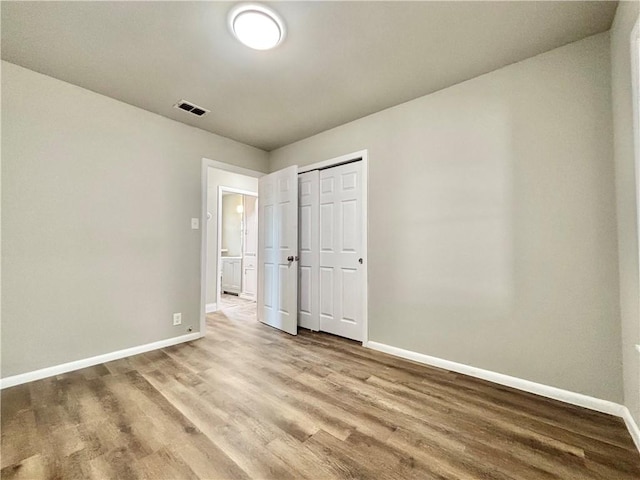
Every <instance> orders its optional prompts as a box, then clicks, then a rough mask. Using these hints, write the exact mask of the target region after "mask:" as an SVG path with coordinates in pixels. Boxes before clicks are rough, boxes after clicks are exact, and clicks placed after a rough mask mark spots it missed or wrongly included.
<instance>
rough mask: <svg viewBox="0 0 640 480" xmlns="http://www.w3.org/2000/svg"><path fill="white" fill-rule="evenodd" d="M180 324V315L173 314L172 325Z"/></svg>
mask: <svg viewBox="0 0 640 480" xmlns="http://www.w3.org/2000/svg"><path fill="white" fill-rule="evenodd" d="M181 323H182V314H181V313H174V314H173V325H180V324H181Z"/></svg>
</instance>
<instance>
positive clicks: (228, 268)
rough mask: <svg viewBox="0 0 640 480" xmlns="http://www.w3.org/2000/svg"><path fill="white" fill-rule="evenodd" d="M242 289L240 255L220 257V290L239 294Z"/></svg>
mask: <svg viewBox="0 0 640 480" xmlns="http://www.w3.org/2000/svg"><path fill="white" fill-rule="evenodd" d="M241 290H242V257H222V291H223V292H227V293H236V294H239V293H240V292H241Z"/></svg>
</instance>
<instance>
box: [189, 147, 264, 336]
mask: <svg viewBox="0 0 640 480" xmlns="http://www.w3.org/2000/svg"><path fill="white" fill-rule="evenodd" d="M209 168H216V169H218V170H225V171H227V172H233V173H239V174H241V175H246V176H248V177H255V178H260V177H262V176H263V175H266V173H264V172H260V171H258V170H251V169H249V168H244V167H238V166H236V165H232V164H230V163H225V162H220V161H218V160H211V159H210V158H206V157H203V158H202V168H201V183H200V193H201V195H200V197H201V204H200V206H201V212H200V226H201V227H200V336H201V337H204V335H205V334H206V331H207V312H206V310H207V259H208V255H207V245H208V240H209V238H208V234H207V230H208V228H207V197H208V188H209V182H208V177H209ZM216 222H217V219H216ZM216 228H217V227H216ZM219 268H220V267H219V265H218V261H217V260H216V271H218V270H219Z"/></svg>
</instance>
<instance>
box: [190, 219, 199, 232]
mask: <svg viewBox="0 0 640 480" xmlns="http://www.w3.org/2000/svg"><path fill="white" fill-rule="evenodd" d="M199 228H200V219H199V218H192V219H191V230H198V229H199Z"/></svg>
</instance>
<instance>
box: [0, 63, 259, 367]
mask: <svg viewBox="0 0 640 480" xmlns="http://www.w3.org/2000/svg"><path fill="white" fill-rule="evenodd" d="M203 157H206V158H210V159H214V160H219V161H223V162H227V163H232V164H235V165H238V166H242V167H245V168H249V169H253V170H259V171H268V154H267V153H266V152H264V151H262V150H258V149H256V148H253V147H249V146H246V145H243V144H240V143H238V142H235V141H232V140H229V139H227V138H224V137H220V136H218V135H214V134H211V133H208V132H205V131H203V130H200V129H197V128H193V127H190V126H187V125H184V124H182V123H179V122H175V121H173V120H169V119H167V118H164V117H161V116H159V115H155V114H153V113H149V112H147V111H144V110H141V109H139V108H136V107H132V106H130V105H127V104H125V103H122V102H119V101H117V100H113V99H111V98H108V97H105V96H102V95H99V94H96V93H94V92H91V91H88V90H85V89H82V88H80V87H77V86H75V85H71V84H69V83H66V82H62V81H60V80H56V79H54V78H51V77H48V76H45V75H42V74H39V73H36V72H33V71H31V70H27V69H25V68H22V67H19V66H17V65H14V64H11V63H7V62H2V287H3V288H2V378H6V377H8V376H12V375H17V374H21V373H25V372H30V371H34V370H37V369H41V368H44V367H50V366H55V365H59V364H62V363H66V362H72V361H75V360H80V359H85V358H88V357H92V356H96V355H101V354H106V353H110V352H114V351H117V350H122V349H127V348H129V347H135V346H139V345H144V344H148V343H152V342H156V341H160V340H164V339H169V338H172V337H177V336H181V335H184V334H185V333H186V332H187V331H186V328H187V327H188V326H189V325H191V326H192V327H193V329H194V331H198V329H199V318H200V317H199V308H200V241H201V240H200V235H201V230H191V226H190V219H191V218H192V217H198V218H199V217H200V215H201V191H200V190H201V188H200V185H201V174H202V170H201V169H202V158H203ZM173 312H181V313H182V325H181V326H179V327H174V326H173V325H172V313H173Z"/></svg>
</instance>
